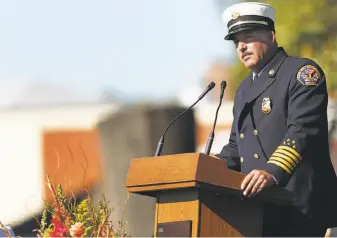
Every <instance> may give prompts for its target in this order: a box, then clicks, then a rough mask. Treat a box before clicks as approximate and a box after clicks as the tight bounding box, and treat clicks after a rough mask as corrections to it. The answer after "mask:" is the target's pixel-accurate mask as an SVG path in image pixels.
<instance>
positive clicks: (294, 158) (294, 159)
mask: <svg viewBox="0 0 337 238" xmlns="http://www.w3.org/2000/svg"><path fill="white" fill-rule="evenodd" d="M275 153H281V154H284V155H287V156H288V157H289V158H291V159H292V160H293V161H294V162H295V163H296V164H298V163H299V160H298V158H297V157H296V156H295V155H294V154H292V153H290V152H288V151H286V150H283V149H277V150H276V151H275Z"/></svg>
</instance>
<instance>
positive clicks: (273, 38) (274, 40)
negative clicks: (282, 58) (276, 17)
mask: <svg viewBox="0 0 337 238" xmlns="http://www.w3.org/2000/svg"><path fill="white" fill-rule="evenodd" d="M270 37H271V40H272V42H273V43H276V36H275V31H270Z"/></svg>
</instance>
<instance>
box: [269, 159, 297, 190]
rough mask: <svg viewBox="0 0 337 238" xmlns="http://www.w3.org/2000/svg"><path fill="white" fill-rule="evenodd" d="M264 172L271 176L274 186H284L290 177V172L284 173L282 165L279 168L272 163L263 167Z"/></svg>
mask: <svg viewBox="0 0 337 238" xmlns="http://www.w3.org/2000/svg"><path fill="white" fill-rule="evenodd" d="M264 170H265V171H267V172H268V173H270V174H271V175H272V176H273V178H274V180H275V182H276V184H277V185H280V186H286V185H287V184H288V181H289V179H290V177H291V172H290V171H286V170H285V169H284V168H282V165H281V166H280V165H279V164H277V163H274V162H270V161H269V162H268V163H267V164H266V165H265V168H264Z"/></svg>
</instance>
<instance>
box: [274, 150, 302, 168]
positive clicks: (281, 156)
mask: <svg viewBox="0 0 337 238" xmlns="http://www.w3.org/2000/svg"><path fill="white" fill-rule="evenodd" d="M271 156H272V157H273V156H275V157H279V158H282V159H284V160H286V161H288V162H289V163H290V164H291V165H292V167H294V168H295V167H296V165H297V163H296V161H294V160H293V159H291V158H289V157H288V156H286V155H284V154H281V153H276V152H275V153H274V154H272V155H271Z"/></svg>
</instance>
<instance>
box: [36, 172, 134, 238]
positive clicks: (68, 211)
mask: <svg viewBox="0 0 337 238" xmlns="http://www.w3.org/2000/svg"><path fill="white" fill-rule="evenodd" d="M47 185H48V188H49V190H50V192H51V194H52V197H53V204H48V203H45V208H44V210H43V213H42V217H41V220H40V222H39V228H38V229H35V230H34V231H36V232H37V235H38V237H129V236H130V235H129V234H128V233H127V232H126V231H125V229H124V224H125V223H124V222H122V221H119V222H118V226H117V227H116V228H115V227H114V226H113V224H112V222H111V221H110V220H109V217H110V215H111V213H112V208H111V207H109V202H108V201H107V200H106V198H105V196H104V195H102V199H100V200H98V205H97V206H95V204H94V202H93V199H92V196H91V195H90V193H88V198H87V199H84V200H83V201H81V202H79V203H78V204H76V200H75V199H74V198H66V197H65V195H64V192H63V189H62V186H61V185H60V184H58V185H56V186H54V185H52V184H51V183H50V180H49V177H47Z"/></svg>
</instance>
